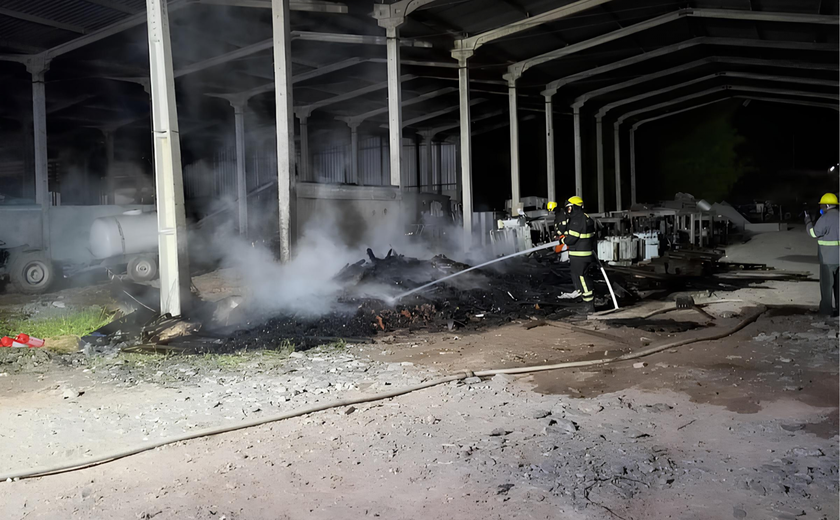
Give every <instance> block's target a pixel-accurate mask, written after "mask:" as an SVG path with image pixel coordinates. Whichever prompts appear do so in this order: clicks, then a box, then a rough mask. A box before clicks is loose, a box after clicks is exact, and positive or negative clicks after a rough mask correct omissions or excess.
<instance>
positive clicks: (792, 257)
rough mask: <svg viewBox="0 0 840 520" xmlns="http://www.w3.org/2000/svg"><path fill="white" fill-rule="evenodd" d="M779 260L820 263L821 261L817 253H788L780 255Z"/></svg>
mask: <svg viewBox="0 0 840 520" xmlns="http://www.w3.org/2000/svg"><path fill="white" fill-rule="evenodd" d="M777 260H784V261H786V262H796V263H798V264H818V263H820V260H819V258H817V255H787V256H780V257H779V258H777Z"/></svg>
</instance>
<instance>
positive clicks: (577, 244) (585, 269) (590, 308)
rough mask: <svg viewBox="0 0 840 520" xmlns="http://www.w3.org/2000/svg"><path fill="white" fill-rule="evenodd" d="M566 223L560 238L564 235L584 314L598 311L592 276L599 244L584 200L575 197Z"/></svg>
mask: <svg viewBox="0 0 840 520" xmlns="http://www.w3.org/2000/svg"><path fill="white" fill-rule="evenodd" d="M563 209H564V211H565V215H564V220H563V221H561V222H560V223H559V224H558V225H557V230H558V235H565V237H564V238H563V239H562V241H563V243H564V244H566V246H567V247H568V248H569V267H570V269H571V273H572V283H574V284H575V289H577V290H578V291H579V292H580V294H581V298H582V299H583V303H584V311H585V312H587V313H588V312H594V311H595V302H594V300H595V295H594V293H593V292H592V288H593V287H594V285H593V283H592V276H591V275H590V274H589V272H590V270H591V269H592V267H593V266H594V265H595V263H596V262H597V257H596V256H595V253H594V249H595V244H596V243H597V242H596V237H595V221H594V220H592V217H590V216H589V215H587V214H586V213H584V211H583V199H581V198H580V197H572V198H570V199H569V200H567V201H566V205H565V207H564V208H563Z"/></svg>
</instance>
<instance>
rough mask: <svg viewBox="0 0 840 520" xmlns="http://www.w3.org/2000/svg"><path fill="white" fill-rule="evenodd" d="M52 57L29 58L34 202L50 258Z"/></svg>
mask: <svg viewBox="0 0 840 520" xmlns="http://www.w3.org/2000/svg"><path fill="white" fill-rule="evenodd" d="M49 66H50V64H49V61H47V60H45V59H32V60H30V61H28V62H26V70H27V71H28V72H29V74H31V76H32V136H33V141H32V144H33V150H34V157H33V159H34V161H33V165H34V166H35V204H38V205H39V206H41V241H40V246H41V249H42V250H43V251H44V253H45V254H46V255H47V257H48V258H51V250H50V206H51V204H52V200H51V199H50V187H49V155H48V152H47V90H46V85H45V84H44V77H45V76H46V74H47V70H48V69H49Z"/></svg>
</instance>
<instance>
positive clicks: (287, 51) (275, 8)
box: [271, 0, 295, 262]
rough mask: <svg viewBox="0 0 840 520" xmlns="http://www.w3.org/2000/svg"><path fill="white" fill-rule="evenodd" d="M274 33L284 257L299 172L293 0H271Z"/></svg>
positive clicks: (288, 253) (289, 241)
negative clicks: (294, 110) (294, 106)
mask: <svg viewBox="0 0 840 520" xmlns="http://www.w3.org/2000/svg"><path fill="white" fill-rule="evenodd" d="M271 17H272V29H273V37H274V96H275V100H276V107H277V112H276V116H275V117H276V121H277V192H278V204H279V205H278V209H279V221H280V222H279V224H280V260H281V261H283V262H288V261H289V260H291V258H292V186H293V184H292V183H293V178H294V172H295V141H294V139H295V126H294V119H293V118H294V114H293V113H292V60H291V34H290V30H289V0H271Z"/></svg>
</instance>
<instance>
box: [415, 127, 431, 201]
mask: <svg viewBox="0 0 840 520" xmlns="http://www.w3.org/2000/svg"><path fill="white" fill-rule="evenodd" d="M419 135H420V136H421V137H422V138H423V143H422V146H423V162H424V163H425V164H424V166H425V172H426V182H425V183H423V182H421V183H420V186H419V188H420V190H419V191H421V192H422V191H423V188H427V189H428V191H432V185H433V184H434V178H433V177H434V167H432V155H433V154H432V139H434V137H435V134H433V133H432V132H430V131H424V132H420V133H419Z"/></svg>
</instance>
